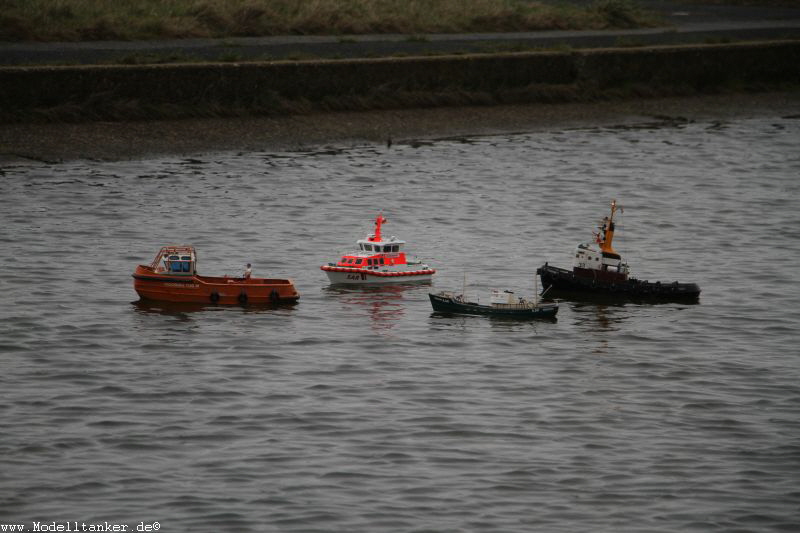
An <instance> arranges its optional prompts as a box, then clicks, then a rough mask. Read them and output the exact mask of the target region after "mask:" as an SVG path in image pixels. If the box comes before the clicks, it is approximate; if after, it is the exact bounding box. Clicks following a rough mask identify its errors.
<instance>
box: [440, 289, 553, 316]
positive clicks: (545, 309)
mask: <svg viewBox="0 0 800 533" xmlns="http://www.w3.org/2000/svg"><path fill="white" fill-rule="evenodd" d="M428 296H429V297H430V299H431V305H432V306H433V310H434V311H435V312H437V313H447V314H466V315H489V316H498V317H508V318H555V316H556V313H558V303H555V302H547V303H544V302H539V301H538V298H537V299H534V301H530V300H526V299H524V298H519V297H516V296H514V293H513V292H511V291H499V290H493V291H492V299H491V303H490V304H489V305H484V304H480V303H478V302H470V301H468V300H467V299H466V298H464V296H463V294H455V293H453V292H449V291H442V292H439V293H436V294H433V293H429V294H428Z"/></svg>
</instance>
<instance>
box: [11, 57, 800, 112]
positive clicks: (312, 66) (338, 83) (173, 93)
mask: <svg viewBox="0 0 800 533" xmlns="http://www.w3.org/2000/svg"><path fill="white" fill-rule="evenodd" d="M798 82H800V41H788V42H768V43H751V44H728V45H701V46H696V45H692V46H670V47H647V48H627V49H600V50H581V51H565V52H523V53H509V54H493V55H469V56H439V57H423V58H385V59H356V60H319V61H280V62H268V63H222V64H218V63H215V64H169V65H146V66H123V65H113V66H71V67H4V68H0V121H6V122H7V121H18V120H92V119H108V118H111V119H129V118H130V119H143V118H145V119H146V118H161V117H173V116H174V117H177V116H207V115H226V114H247V113H291V112H302V111H308V110H313V109H366V108H391V107H410V106H435V105H456V104H474V103H481V104H492V103H500V102H503V103H508V102H536V101H543V100H546V101H553V100H559V101H567V100H584V99H593V98H603V97H605V96H609V95H614V96H620V95H622V96H625V91H626V90H629V89H630V88H632V87H635V88H636V89H635V91H633V93H638V94H642V92H644V93H652V94H659V95H664V94H675V93H686V92H687V91H699V92H709V91H716V90H727V89H730V88H731V87H755V88H765V87H774V86H776V85H782V84H797V83H798Z"/></svg>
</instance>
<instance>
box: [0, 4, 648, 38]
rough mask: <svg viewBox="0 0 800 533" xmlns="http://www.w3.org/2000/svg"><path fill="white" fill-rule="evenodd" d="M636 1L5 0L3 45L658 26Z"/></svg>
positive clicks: (0, 15)
mask: <svg viewBox="0 0 800 533" xmlns="http://www.w3.org/2000/svg"><path fill="white" fill-rule="evenodd" d="M656 22H657V21H656V19H655V17H654V16H653V15H652V14H649V13H646V12H644V11H643V10H642V9H640V8H639V6H638V5H637V3H636V1H635V0H596V1H595V2H594V3H591V4H588V5H585V6H574V5H566V4H560V3H547V0H545V1H544V2H543V1H535V0H469V2H465V1H464V0H400V1H398V0H306V1H297V0H138V1H136V2H131V1H109V0H0V40H2V41H92V40H142V39H170V38H191V37H194V38H197V37H216V38H224V37H232V36H267V35H348V34H368V33H401V34H424V33H460V32H508V31H534V30H544V29H602V28H632V27H643V26H652V25H655V24H656Z"/></svg>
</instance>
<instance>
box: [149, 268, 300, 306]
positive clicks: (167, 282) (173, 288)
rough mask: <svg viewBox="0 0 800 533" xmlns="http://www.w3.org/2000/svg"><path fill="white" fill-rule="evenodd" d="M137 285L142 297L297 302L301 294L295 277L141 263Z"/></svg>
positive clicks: (227, 302)
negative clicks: (186, 271)
mask: <svg viewBox="0 0 800 533" xmlns="http://www.w3.org/2000/svg"><path fill="white" fill-rule="evenodd" d="M133 288H134V289H135V290H136V293H137V294H138V295H139V297H140V298H142V299H145V300H160V301H165V302H183V303H215V304H239V305H241V304H277V303H294V302H296V301H297V300H298V298H299V297H300V295H299V294H297V290H296V289H295V287H294V284H293V283H292V281H291V280H288V279H266V278H250V279H246V280H245V279H241V278H221V277H211V276H198V275H196V274H195V275H180V274H178V275H174V274H170V273H169V272H156V271H154V270H153V269H152V268H151V267H149V266H146V265H139V266H138V267H136V272H134V274H133Z"/></svg>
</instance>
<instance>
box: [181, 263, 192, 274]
mask: <svg viewBox="0 0 800 533" xmlns="http://www.w3.org/2000/svg"><path fill="white" fill-rule="evenodd" d="M190 264H191V263H190V262H189V261H183V271H184V272H189V265H190Z"/></svg>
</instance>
